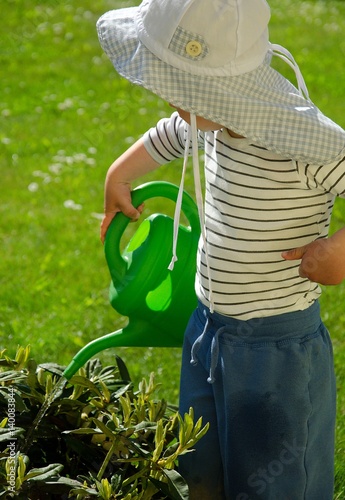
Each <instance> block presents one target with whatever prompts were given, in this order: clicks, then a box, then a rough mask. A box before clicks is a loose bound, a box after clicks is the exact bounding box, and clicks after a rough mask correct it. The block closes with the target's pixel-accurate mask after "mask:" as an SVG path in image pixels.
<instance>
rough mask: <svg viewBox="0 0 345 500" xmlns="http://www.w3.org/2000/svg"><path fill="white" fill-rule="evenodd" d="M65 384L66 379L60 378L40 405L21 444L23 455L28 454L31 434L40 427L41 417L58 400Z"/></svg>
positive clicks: (31, 441) (31, 438) (31, 440)
mask: <svg viewBox="0 0 345 500" xmlns="http://www.w3.org/2000/svg"><path fill="white" fill-rule="evenodd" d="M67 382H68V380H67V378H65V377H61V379H60V380H59V381H58V382H57V383H56V384H55V386H54V388H53V390H52V392H51V393H50V394H48V395H47V398H46V400H45V401H44V403H43V404H42V406H41V408H40V410H39V412H38V413H37V415H36V417H35V419H34V421H33V422H32V426H31V427H30V429H29V431H28V433H27V435H26V438H25V441H24V444H23V446H22V449H21V451H22V453H24V454H25V453H27V452H28V450H29V448H30V446H31V445H32V443H33V434H34V432H35V430H36V429H37V427H38V426H39V425H40V422H41V421H42V419H43V417H44V416H45V414H46V413H47V411H48V410H49V408H50V406H51V405H52V404H53V402H54V400H55V399H56V398H58V397H59V396H61V394H62V391H63V390H64V388H65V386H66V384H67Z"/></svg>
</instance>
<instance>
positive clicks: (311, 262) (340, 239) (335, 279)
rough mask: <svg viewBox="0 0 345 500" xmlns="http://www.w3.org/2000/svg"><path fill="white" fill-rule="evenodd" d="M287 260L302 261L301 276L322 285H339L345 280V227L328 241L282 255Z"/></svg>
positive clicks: (324, 240) (317, 241) (327, 239)
mask: <svg viewBox="0 0 345 500" xmlns="http://www.w3.org/2000/svg"><path fill="white" fill-rule="evenodd" d="M282 257H283V258H284V259H286V260H301V265H300V267H299V274H300V276H301V277H302V278H308V279H309V280H310V281H315V282H316V283H320V284H321V285H338V284H339V283H341V282H342V281H343V280H344V279H345V227H344V228H342V229H340V230H339V231H337V232H336V233H334V234H333V235H332V236H330V237H329V238H326V239H320V240H315V241H313V242H312V243H309V244H308V245H305V246H303V247H299V248H294V249H292V250H287V251H286V252H283V253H282Z"/></svg>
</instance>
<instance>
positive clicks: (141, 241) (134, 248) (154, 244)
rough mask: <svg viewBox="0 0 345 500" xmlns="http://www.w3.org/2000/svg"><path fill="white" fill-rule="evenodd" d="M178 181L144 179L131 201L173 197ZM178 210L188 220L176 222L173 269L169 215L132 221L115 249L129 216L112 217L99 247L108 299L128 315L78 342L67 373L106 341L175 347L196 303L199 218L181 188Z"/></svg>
mask: <svg viewBox="0 0 345 500" xmlns="http://www.w3.org/2000/svg"><path fill="white" fill-rule="evenodd" d="M177 195H178V187H177V186H175V185H174V184H171V183H168V182H162V181H159V182H158V181H157V182H149V183H147V184H143V185H141V186H139V187H137V188H136V189H134V190H133V192H132V203H133V205H134V206H139V205H140V204H141V203H143V202H144V201H145V200H148V199H150V198H155V197H164V198H168V199H170V200H172V201H175V202H176V199H177ZM182 212H183V213H184V214H185V216H186V218H187V220H188V222H189V224H190V225H189V226H188V227H187V226H184V225H181V224H180V225H179V229H178V243H177V251H176V253H177V255H178V260H177V261H176V262H175V265H174V269H173V270H172V271H170V270H169V269H168V266H169V263H170V261H171V258H172V248H173V226H174V221H173V219H172V218H171V217H169V216H168V215H165V214H152V215H150V216H149V217H148V218H146V219H145V220H144V221H143V222H142V223H141V224H140V226H139V227H138V229H137V231H136V232H135V233H134V235H133V236H132V238H131V239H130V241H129V243H128V244H127V246H126V247H125V249H124V250H123V252H121V241H122V236H123V234H124V232H125V230H126V228H127V226H128V224H129V222H130V219H129V218H128V217H126V216H125V215H124V214H123V213H118V214H117V215H116V216H115V217H114V219H113V220H112V222H111V224H110V226H109V228H108V231H107V235H106V239H105V243H104V251H105V257H106V261H107V264H108V268H109V271H110V276H111V284H110V289H109V299H110V303H111V305H112V306H113V307H114V309H116V311H117V312H118V313H120V314H121V315H124V316H128V324H127V326H126V327H125V328H123V329H120V330H117V331H116V332H113V333H109V334H108V335H105V336H103V337H100V338H98V339H95V340H93V341H91V342H90V343H89V344H87V345H86V346H85V347H83V348H82V349H81V350H80V351H79V352H78V353H77V354H76V355H75V356H74V358H73V360H72V362H71V363H70V364H69V365H68V366H67V368H66V369H65V371H64V373H63V376H64V377H65V378H67V379H70V378H71V377H72V376H73V375H74V374H75V373H76V371H77V370H78V369H79V368H80V367H81V366H83V365H84V363H85V362H86V361H87V360H88V359H90V358H91V357H92V356H93V355H95V354H96V353H98V352H100V351H102V350H104V349H108V348H110V347H120V346H133V347H180V346H181V345H182V342H183V335H184V331H185V328H186V326H187V322H188V320H189V317H190V315H191V313H192V311H193V310H194V309H195V307H196V305H197V299H196V295H195V292H194V278H195V269H196V252H197V246H198V240H199V235H200V222H199V217H198V211H197V207H196V205H195V203H194V201H193V199H192V198H191V197H190V196H189V195H188V194H187V193H186V192H183V197H182Z"/></svg>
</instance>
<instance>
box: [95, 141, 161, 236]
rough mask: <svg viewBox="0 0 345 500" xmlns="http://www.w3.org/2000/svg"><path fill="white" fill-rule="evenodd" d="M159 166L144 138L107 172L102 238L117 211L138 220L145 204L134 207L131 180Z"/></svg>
mask: <svg viewBox="0 0 345 500" xmlns="http://www.w3.org/2000/svg"><path fill="white" fill-rule="evenodd" d="M158 167H159V163H157V162H156V161H155V160H154V159H153V158H152V157H151V156H150V155H149V153H148V152H147V151H146V149H145V147H144V143H143V140H142V139H139V140H138V141H137V142H136V143H135V144H133V146H131V147H130V148H129V149H128V150H127V151H125V152H124V153H123V154H122V155H121V156H120V157H119V158H118V159H117V160H115V161H114V163H113V164H112V165H111V167H110V168H109V170H108V172H107V176H106V180H105V189H104V217H103V220H102V223H101V240H102V241H103V242H104V238H105V234H106V232H107V229H108V227H109V224H110V222H111V221H112V219H113V217H114V216H115V215H116V214H117V212H123V213H124V214H125V215H126V216H127V217H130V218H131V219H132V220H137V219H138V218H139V216H140V214H141V212H142V210H143V205H140V206H139V207H134V206H133V205H132V200H131V182H132V181H134V180H135V179H138V178H139V177H141V176H142V175H144V174H146V173H148V172H151V171H152V170H155V169H156V168H158Z"/></svg>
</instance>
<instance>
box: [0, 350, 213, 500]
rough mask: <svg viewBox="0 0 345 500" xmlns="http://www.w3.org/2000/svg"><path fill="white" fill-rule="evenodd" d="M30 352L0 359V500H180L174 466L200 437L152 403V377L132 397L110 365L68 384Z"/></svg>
mask: <svg viewBox="0 0 345 500" xmlns="http://www.w3.org/2000/svg"><path fill="white" fill-rule="evenodd" d="M29 352H30V350H29V348H28V347H27V348H19V349H18V350H17V353H16V356H15V359H10V358H9V357H8V356H6V354H5V351H2V352H0V408H1V414H3V415H5V417H4V418H3V420H2V421H1V422H0V498H6V499H7V498H18V499H23V500H24V499H25V500H27V499H30V500H35V499H37V500H38V499H39V500H43V499H44V498H49V499H55V498H56V499H58V498H59V499H63V498H66V499H67V498H76V499H78V500H79V499H92V498H99V499H104V500H110V499H115V498H116V499H122V500H132V499H133V500H134V499H138V500H139V499H140V500H149V499H151V498H152V499H163V498H171V499H173V500H175V499H176V500H180V499H185V498H188V488H187V485H186V482H185V480H184V479H183V478H182V477H181V475H180V474H179V473H178V471H177V470H176V464H177V461H178V457H179V456H180V455H182V454H184V453H188V452H190V451H191V450H192V448H193V446H194V445H195V443H196V442H197V441H198V440H199V439H201V438H202V436H203V435H204V434H205V433H206V432H207V428H208V425H207V424H206V425H203V423H202V420H201V419H199V420H198V421H197V422H194V416H193V410H192V409H190V411H189V413H188V414H185V415H184V416H183V417H182V416H181V415H179V413H178V412H177V410H176V408H174V407H170V406H169V405H168V404H167V403H166V401H164V400H162V399H160V400H155V399H154V397H153V395H154V392H155V390H156V388H157V384H156V382H155V379H154V375H153V374H151V375H150V377H149V380H148V381H147V380H146V379H143V380H142V382H141V383H140V384H139V388H138V390H136V391H135V390H134V388H133V384H132V382H131V379H130V375H129V373H128V370H127V367H126V366H125V364H124V363H123V361H122V360H121V359H120V358H118V357H117V358H116V365H114V366H105V367H103V366H102V364H101V362H100V361H99V360H98V359H94V360H91V361H89V362H88V363H87V364H86V365H85V367H84V368H82V369H81V370H80V371H79V372H78V374H77V375H75V376H74V377H72V379H71V380H70V381H68V382H67V380H65V379H64V378H63V377H62V373H63V367H61V366H59V365H56V364H53V363H49V364H40V365H37V363H36V362H35V361H34V360H32V359H30V358H29Z"/></svg>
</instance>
